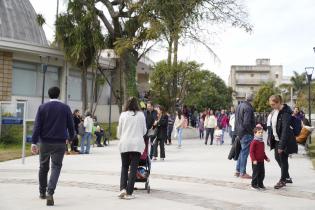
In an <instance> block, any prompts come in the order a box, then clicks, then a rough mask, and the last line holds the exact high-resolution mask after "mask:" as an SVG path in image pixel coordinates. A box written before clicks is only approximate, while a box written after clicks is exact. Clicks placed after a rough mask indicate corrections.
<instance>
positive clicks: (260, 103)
mask: <svg viewBox="0 0 315 210" xmlns="http://www.w3.org/2000/svg"><path fill="white" fill-rule="evenodd" d="M277 92H278V91H277V90H276V88H275V86H274V83H266V84H263V85H262V86H261V87H260V89H259V90H258V92H257V93H256V95H255V98H254V104H253V105H254V108H255V110H256V111H257V112H268V111H270V110H271V108H270V106H269V97H270V96H271V95H274V94H276V93H277Z"/></svg>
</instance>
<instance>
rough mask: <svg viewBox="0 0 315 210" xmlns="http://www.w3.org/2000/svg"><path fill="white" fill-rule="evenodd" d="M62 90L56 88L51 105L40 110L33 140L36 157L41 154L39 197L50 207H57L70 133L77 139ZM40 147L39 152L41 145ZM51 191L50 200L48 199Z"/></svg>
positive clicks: (45, 104) (53, 89) (50, 91)
mask: <svg viewBox="0 0 315 210" xmlns="http://www.w3.org/2000/svg"><path fill="white" fill-rule="evenodd" d="M59 94H60V89H59V88H58V87H52V88H50V89H49V90H48V95H49V97H50V101H49V102H47V103H44V104H42V105H41V106H39V108H38V111H37V115H36V119H35V124H34V130H33V136H32V148H31V151H32V153H33V154H38V153H39V160H40V167H39V193H40V198H41V199H47V206H53V205H54V198H53V194H54V192H55V189H56V186H57V182H58V178H59V175H60V171H61V167H62V161H63V157H64V154H65V149H66V140H67V138H68V133H69V137H70V139H73V137H74V126H73V117H72V113H71V110H70V107H69V106H67V105H66V104H63V103H62V102H61V101H59V100H58V97H59ZM38 142H39V143H40V145H39V148H38V146H37V143H38ZM50 159H51V174H50V178H49V183H48V186H47V176H48V171H49V162H50ZM46 190H47V194H48V195H47V196H46Z"/></svg>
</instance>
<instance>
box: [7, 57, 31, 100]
mask: <svg viewBox="0 0 315 210" xmlns="http://www.w3.org/2000/svg"><path fill="white" fill-rule="evenodd" d="M36 80H37V65H36V64H29V63H22V62H13V79H12V94H13V95H21V96H37V93H36V92H37V91H36V89H37V85H36V84H37V81H36Z"/></svg>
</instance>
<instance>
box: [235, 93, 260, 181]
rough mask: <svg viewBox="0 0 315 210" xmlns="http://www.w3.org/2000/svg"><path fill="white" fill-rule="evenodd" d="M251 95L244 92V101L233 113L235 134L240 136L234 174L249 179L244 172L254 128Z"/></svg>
mask: <svg viewBox="0 0 315 210" xmlns="http://www.w3.org/2000/svg"><path fill="white" fill-rule="evenodd" d="M252 101H253V95H252V94H250V93H248V94H246V101H244V102H242V103H241V104H239V105H238V107H237V109H236V113H235V134H236V136H238V137H239V138H240V140H241V141H240V142H241V152H240V154H239V157H238V160H237V164H236V173H235V176H237V177H241V178H244V179H251V176H250V175H248V174H247V173H246V165H247V158H248V155H249V146H250V143H251V141H252V140H253V137H254V133H253V130H254V128H255V116H254V109H253V107H252V105H251V102H252Z"/></svg>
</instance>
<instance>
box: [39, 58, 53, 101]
mask: <svg viewBox="0 0 315 210" xmlns="http://www.w3.org/2000/svg"><path fill="white" fill-rule="evenodd" d="M39 58H40V61H41V63H42V70H43V84H42V104H43V103H44V98H45V84H46V72H47V68H48V62H49V58H50V57H49V56H47V57H42V56H40V57H39ZM44 60H45V62H43V61H44Z"/></svg>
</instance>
